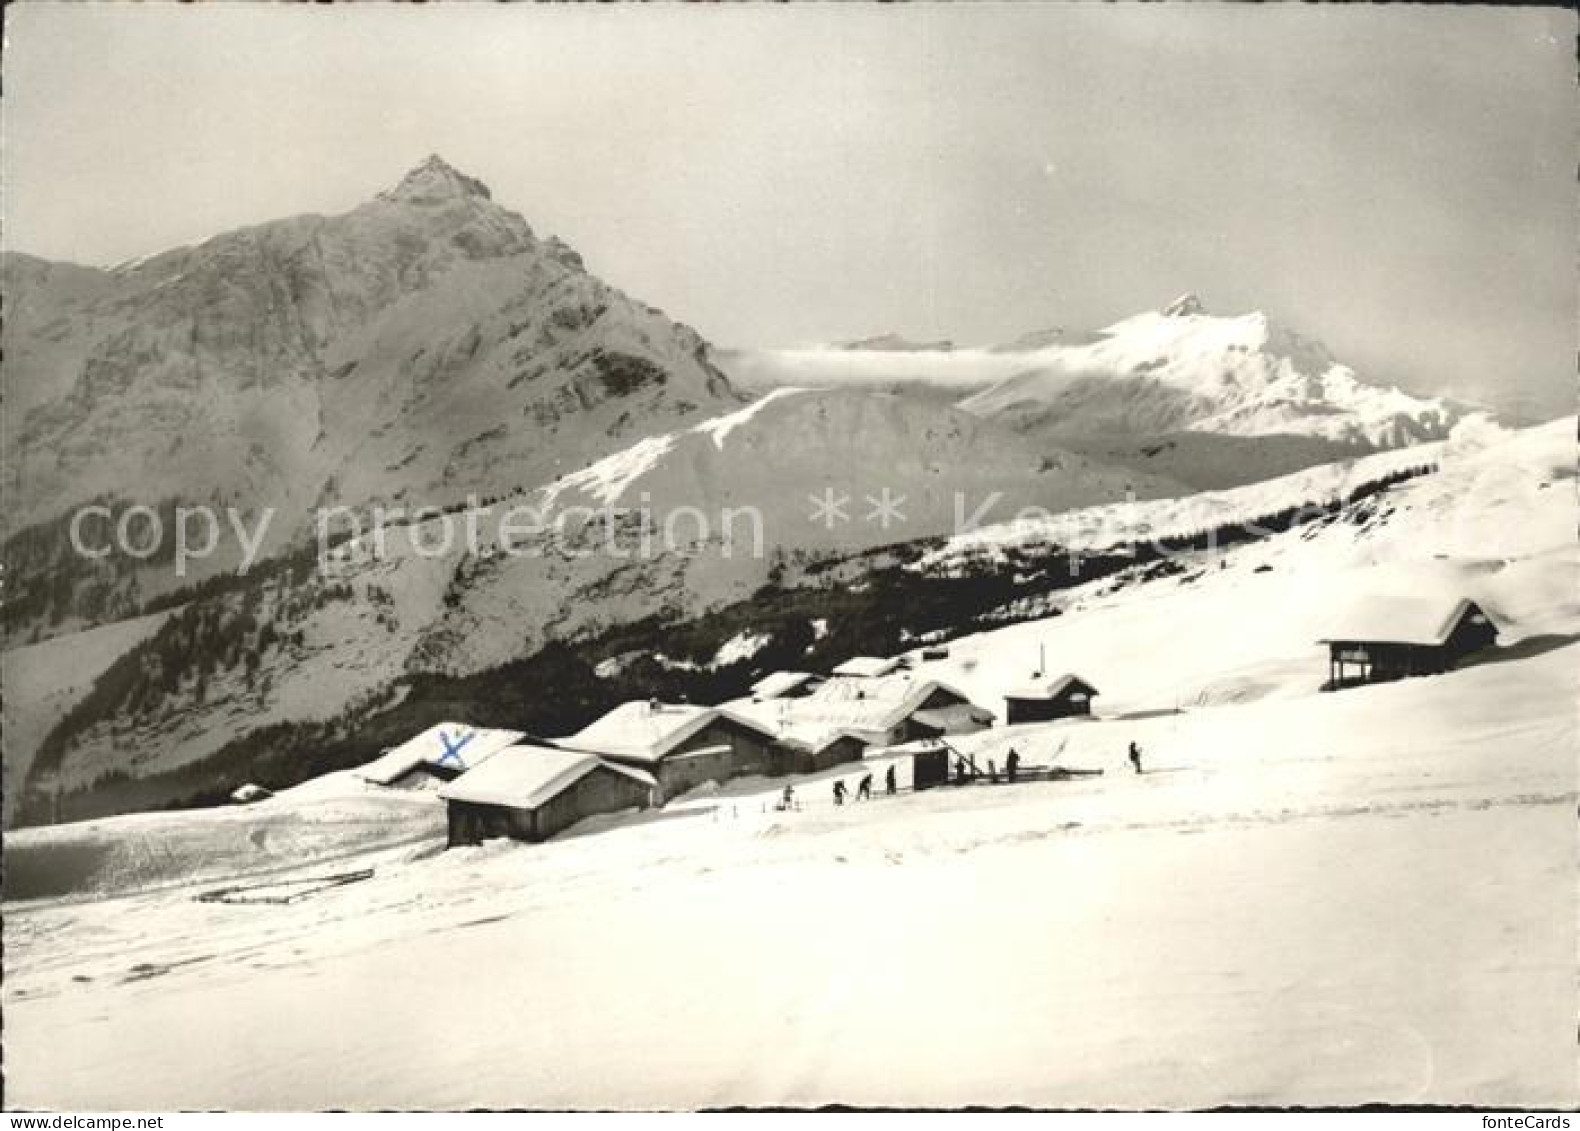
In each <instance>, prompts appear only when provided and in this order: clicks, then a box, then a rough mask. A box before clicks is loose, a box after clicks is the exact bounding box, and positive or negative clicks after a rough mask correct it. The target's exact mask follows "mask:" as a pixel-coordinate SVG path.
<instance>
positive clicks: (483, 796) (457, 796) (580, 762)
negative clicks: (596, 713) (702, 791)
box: [439, 745, 657, 809]
mask: <svg viewBox="0 0 1580 1131" xmlns="http://www.w3.org/2000/svg"><path fill="white" fill-rule="evenodd" d="M599 766H603V767H605V768H607V769H610V770H613V771H614V772H615V773H620V774H625V775H626V776H627V777H631V778H635V779H636V780H637V781H640V782H642V783H643V784H645V785H648V786H652V785H655V784H657V783H656V782H655V781H654V779H653V775H652V774H649V773H646V772H644V771H642V770H636V769H632V768H631V767H629V766H621V765H617V764H615V763H613V762H605V761H603V760H602V759H600V758H598V757H597V756H596V755H593V754H588V753H586V752H584V751H580V750H560V749H557V748H555V747H552V746H534V745H518V746H507V747H506V748H505V749H503V750H501V751H499V752H498V754H497V755H496V756H495V757H492V758H490V759H488V761H486V762H484V763H483V764H482V765H481V766H478V767H477V768H476V769H473V770H468V771H467V772H466V773H464V774H462V775H461V776H460V777H458V778H456V779H455V780H454V781H453V782H450V783H449V784H448V785H446V786H445V787H444V788H443V789H441V790H440V791H439V796H440V797H442V798H444V799H445V800H446V801H470V802H473V803H475V804H479V805H506V806H509V807H510V808H512V809H536V808H537V807H538V806H539V805H542V804H543V803H544V802H546V801H549V800H551V799H552V798H554V797H556V796H558V795H559V794H560V793H563V792H564V791H565V790H566V789H568V788H570V787H571V786H572V785H575V784H576V783H577V782H579V781H580V780H581V779H582V778H584V777H586V776H587V775H588V774H590V773H592V772H593V771H594V770H596V769H597V768H598V767H599Z"/></svg>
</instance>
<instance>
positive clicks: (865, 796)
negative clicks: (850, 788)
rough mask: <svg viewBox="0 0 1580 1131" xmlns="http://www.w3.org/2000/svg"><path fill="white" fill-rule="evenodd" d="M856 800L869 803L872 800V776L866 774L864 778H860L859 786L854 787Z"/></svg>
mask: <svg viewBox="0 0 1580 1131" xmlns="http://www.w3.org/2000/svg"><path fill="white" fill-rule="evenodd" d="M856 800H857V801H871V800H872V775H871V774H868V775H867V776H866V777H864V778H862V779H861V784H859V785H858V786H856Z"/></svg>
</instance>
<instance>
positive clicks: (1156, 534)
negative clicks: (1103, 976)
mask: <svg viewBox="0 0 1580 1131" xmlns="http://www.w3.org/2000/svg"><path fill="white" fill-rule="evenodd" d="M1575 428H1576V422H1575V420H1574V419H1573V418H1570V419H1568V420H1561V421H1556V422H1554V423H1552V424H1548V425H1543V426H1541V427H1538V428H1533V429H1527V430H1523V431H1520V432H1517V433H1515V434H1514V435H1513V436H1512V437H1510V438H1507V439H1504V440H1501V441H1496V442H1491V443H1487V444H1484V445H1483V444H1470V443H1460V444H1455V443H1449V444H1445V445H1430V446H1427V447H1423V448H1419V449H1412V450H1410V451H1399V452H1389V453H1381V454H1378V455H1375V456H1370V457H1367V458H1366V459H1364V460H1360V461H1357V462H1356V463H1355V464H1353V465H1349V466H1346V465H1330V466H1325V467H1318V468H1313V469H1310V470H1308V471H1303V472H1300V473H1297V474H1295V475H1291V476H1287V477H1284V478H1282V479H1277V480H1273V481H1270V482H1268V483H1263V484H1258V485H1256V486H1253V487H1244V488H1239V489H1237V490H1231V491H1223V492H1216V493H1208V494H1204V495H1197V496H1191V497H1188V498H1182V499H1166V500H1158V501H1155V502H1150V503H1140V504H1136V505H1134V506H1129V507H1105V508H1095V509H1092V510H1087V511H1081V512H1073V513H1071V514H1069V515H1067V516H1063V517H1061V518H1060V519H1058V520H1055V521H1053V522H1024V523H1018V524H1006V525H1000V526H993V527H986V528H983V529H981V530H978V531H975V532H972V533H969V534H965V535H962V536H960V537H957V538H954V539H951V540H950V542H949V543H948V544H947V545H946V546H945V547H943V548H942V549H940V550H939V551H937V552H936V553H935V554H932V555H930V556H929V557H927V558H925V559H923V561H922V562H920V563H918V567H917V568H922V569H936V570H943V571H952V570H959V569H964V568H968V567H969V566H970V563H972V562H973V561H974V560H976V559H978V558H980V557H981V556H983V555H987V556H996V555H1001V554H1004V553H1005V552H1007V551H1008V550H1010V549H1014V550H1016V551H1017V552H1019V553H1023V554H1033V555H1035V554H1037V553H1039V552H1046V553H1058V552H1061V551H1062V550H1065V549H1071V548H1075V549H1084V550H1100V549H1103V548H1105V547H1109V548H1111V547H1113V546H1116V545H1122V544H1125V543H1128V542H1131V541H1133V540H1136V539H1142V540H1145V539H1146V538H1147V537H1148V536H1150V537H1153V538H1157V539H1162V538H1167V537H1169V536H1171V535H1190V534H1198V533H1200V532H1203V531H1206V530H1211V529H1214V528H1216V527H1219V526H1221V525H1223V524H1225V523H1248V522H1251V521H1253V520H1255V519H1257V518H1259V517H1262V516H1266V515H1269V514H1272V513H1274V512H1277V511H1280V510H1283V509H1284V508H1286V507H1292V506H1301V505H1304V504H1306V503H1311V502H1315V503H1320V502H1323V501H1325V500H1328V499H1332V498H1338V497H1343V496H1344V495H1346V494H1347V493H1348V492H1349V491H1350V490H1351V489H1352V488H1353V487H1355V486H1359V485H1361V484H1363V483H1365V482H1367V481H1368V480H1372V479H1375V478H1377V477H1379V476H1381V475H1385V474H1386V473H1388V472H1389V471H1391V470H1394V469H1396V468H1398V467H1401V466H1405V465H1407V464H1408V463H1410V462H1411V461H1412V460H1418V459H1420V458H1423V457H1426V458H1431V459H1434V460H1436V461H1438V462H1439V463H1440V470H1438V471H1436V472H1433V473H1430V474H1427V475H1423V476H1421V477H1419V478H1416V479H1412V480H1410V481H1408V482H1405V483H1403V484H1400V485H1397V486H1395V487H1393V488H1391V489H1390V490H1389V491H1388V492H1387V493H1386V494H1385V495H1383V496H1380V497H1378V499H1376V500H1374V501H1372V502H1371V504H1370V505H1367V504H1362V505H1360V506H1357V507H1354V508H1351V511H1350V512H1349V513H1341V514H1339V515H1337V516H1333V517H1331V518H1328V519H1325V520H1322V521H1319V522H1316V523H1308V524H1302V525H1300V526H1297V527H1295V528H1294V529H1292V530H1290V531H1289V532H1287V533H1284V534H1278V535H1275V536H1273V537H1271V538H1267V539H1265V540H1262V541H1257V542H1252V543H1246V544H1240V545H1236V546H1234V547H1232V548H1231V549H1229V550H1227V551H1219V552H1216V553H1207V554H1201V553H1196V554H1189V555H1183V556H1181V557H1180V559H1179V561H1180V563H1181V564H1182V565H1183V566H1185V567H1186V568H1185V570H1184V571H1183V572H1182V573H1179V574H1177V575H1175V576H1172V577H1164V578H1161V579H1158V580H1152V581H1145V582H1141V581H1138V579H1137V578H1135V577H1128V578H1127V577H1125V576H1123V575H1121V576H1119V577H1116V578H1109V579H1105V580H1102V581H1098V582H1095V583H1093V584H1091V585H1089V586H1085V587H1082V588H1080V589H1075V590H1070V591H1067V592H1066V593H1063V594H1060V595H1059V597H1058V600H1057V602H1056V605H1055V606H1053V607H1057V608H1059V609H1060V610H1062V611H1063V613H1064V615H1062V616H1058V617H1055V618H1053V619H1049V620H1041V621H1029V622H1027V623H1024V624H1017V625H1014V626H1011V627H1007V628H1003V629H999V630H996V631H993V632H990V633H985V634H981V635H978V636H973V637H968V638H966V639H964V640H960V641H955V642H953V643H952V644H951V646H950V655H949V657H948V659H947V660H942V661H937V662H927V663H920V664H919V670H920V671H921V672H923V673H924V674H926V675H927V676H930V677H932V678H938V679H944V680H947V681H949V682H951V683H955V684H957V685H959V686H961V687H962V688H963V689H965V690H967V691H968V692H971V693H974V694H975V695H977V696H980V697H981V701H982V703H983V705H984V706H988V707H991V708H993V709H995V710H1002V708H1003V701H1002V698H1000V696H1001V695H1002V689H1003V688H1004V687H1006V686H1011V685H1014V684H1016V683H1020V682H1024V680H1025V678H1026V676H1027V675H1029V674H1030V672H1031V671H1032V670H1033V669H1035V668H1036V667H1037V665H1038V663H1039V662H1045V663H1046V665H1047V668H1048V670H1050V671H1054V672H1061V671H1075V672H1079V673H1080V674H1082V675H1083V676H1085V677H1086V678H1088V679H1089V680H1091V681H1092V682H1093V683H1095V684H1096V685H1097V687H1098V688H1099V690H1100V691H1101V692H1102V696H1101V698H1100V699H1099V700H1098V701H1097V707H1098V710H1099V711H1100V712H1102V713H1104V714H1114V713H1123V712H1126V711H1131V710H1156V709H1160V708H1174V707H1177V706H1185V707H1189V706H1194V705H1202V704H1212V703H1230V702H1249V701H1252V700H1258V699H1266V698H1290V697H1297V696H1304V695H1309V694H1311V693H1312V692H1314V691H1315V689H1316V688H1317V687H1318V686H1319V685H1320V684H1321V683H1322V682H1323V681H1324V680H1325V679H1326V678H1327V672H1326V666H1325V660H1324V655H1325V654H1324V653H1323V652H1322V651H1321V649H1319V648H1318V647H1317V645H1316V641H1317V640H1318V639H1320V638H1321V636H1322V635H1323V632H1324V629H1325V626H1327V625H1329V624H1331V623H1332V622H1333V621H1334V620H1336V618H1337V617H1338V616H1339V615H1340V614H1341V613H1342V612H1343V611H1344V609H1345V607H1346V605H1347V604H1348V602H1350V601H1352V600H1354V599H1355V598H1357V597H1361V596H1365V595H1370V594H1380V595H1414V596H1442V597H1458V596H1465V597H1470V598H1472V599H1474V600H1476V601H1477V602H1479V603H1480V604H1481V605H1482V606H1483V607H1484V608H1485V609H1486V610H1487V611H1488V613H1489V614H1490V615H1491V616H1492V617H1493V618H1494V620H1495V621H1496V623H1497V624H1498V625H1499V627H1500V629H1501V631H1502V638H1503V642H1504V643H1505V644H1517V643H1519V642H1521V641H1526V642H1527V647H1531V648H1535V649H1540V648H1543V647H1548V646H1551V645H1552V644H1554V643H1558V642H1562V641H1565V640H1574V639H1580V556H1577V554H1576V551H1575V546H1574V521H1575V513H1576V479H1575ZM1050 611H1052V607H1050Z"/></svg>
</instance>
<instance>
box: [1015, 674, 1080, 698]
mask: <svg viewBox="0 0 1580 1131" xmlns="http://www.w3.org/2000/svg"><path fill="white" fill-rule="evenodd" d="M1072 683H1078V684H1080V685H1081V686H1082V687H1084V688H1085V689H1086V692H1087V694H1088V695H1096V694H1097V688H1096V687H1094V686H1093V685H1092V681H1091V680H1087V679H1082V678H1081V677H1080V676H1078V675H1076V674H1075V673H1074V672H1065V673H1064V674H1062V675H1056V676H1042V677H1037V678H1033V679H1031V680H1029V681H1027V682H1026V683H1023V684H1021V685H1019V686H1018V687H1011V688H1010V689H1009V690H1007V691H1005V692H1004V695H1005V697H1006V698H1009V699H1057V698H1058V697H1059V696H1060V695H1061V694H1063V693H1064V689H1065V688H1066V687H1068V686H1069V685H1070V684H1072Z"/></svg>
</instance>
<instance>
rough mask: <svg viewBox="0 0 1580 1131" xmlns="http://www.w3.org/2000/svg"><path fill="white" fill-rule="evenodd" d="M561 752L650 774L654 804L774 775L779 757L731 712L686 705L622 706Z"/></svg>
mask: <svg viewBox="0 0 1580 1131" xmlns="http://www.w3.org/2000/svg"><path fill="white" fill-rule="evenodd" d="M559 745H560V746H563V747H565V748H566V749H571V750H582V751H587V752H589V753H593V754H598V755H600V756H601V757H603V758H606V759H608V760H609V761H612V762H617V763H619V764H620V765H624V766H633V767H635V768H637V769H640V770H645V771H647V772H648V773H650V774H652V775H653V776H654V778H656V779H657V782H658V802H659V803H660V804H662V803H663V802H665V801H668V800H669V799H671V798H673V797H676V796H678V795H679V794H682V793H685V792H686V791H687V790H691V789H695V788H696V787H697V786H699V785H701V784H703V783H704V782H709V781H712V782H725V781H729V780H730V779H731V778H737V777H741V776H743V775H746V774H766V773H771V772H773V770H774V768H775V764H776V762H778V761H779V760H780V758H781V757H782V756H781V755H780V754H778V753H777V752H776V749H775V747H776V739H775V735H774V732H773V731H772V730H771V729H769V728H768V727H765V726H763V725H762V724H760V723H758V722H756V721H754V720H752V719H749V718H745V717H743V716H741V715H738V714H736V713H734V712H731V711H723V710H719V709H717V708H714V707H699V706H693V705H692V704H689V703H660V702H658V701H657V700H645V699H644V700H634V701H632V702H629V703H622V704H621V705H620V706H618V707H616V708H615V709H614V710H612V711H610V712H609V713H608V714H607V715H604V716H603V717H602V718H600V719H598V720H597V721H596V722H594V723H592V724H591V725H590V726H588V727H586V728H584V729H583V730H580V731H578V732H577V733H575V734H573V735H571V736H570V737H569V738H566V739H562V740H560V742H559Z"/></svg>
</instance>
